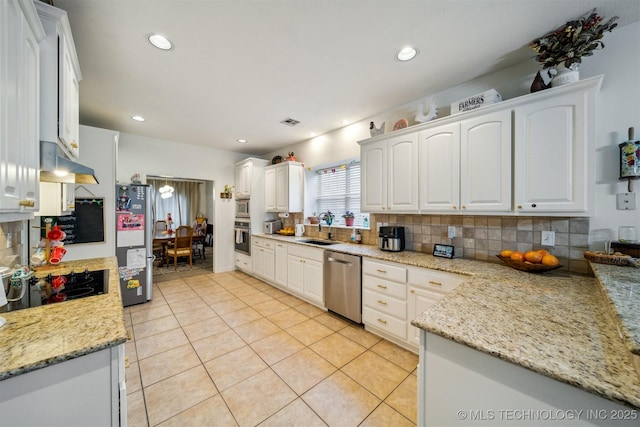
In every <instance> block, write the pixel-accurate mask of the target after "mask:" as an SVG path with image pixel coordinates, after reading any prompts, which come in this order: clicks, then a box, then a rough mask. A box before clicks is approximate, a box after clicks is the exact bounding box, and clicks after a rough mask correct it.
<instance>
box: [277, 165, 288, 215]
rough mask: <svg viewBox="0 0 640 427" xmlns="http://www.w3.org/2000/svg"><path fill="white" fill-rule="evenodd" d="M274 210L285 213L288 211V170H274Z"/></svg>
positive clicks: (281, 168) (283, 168)
mask: <svg viewBox="0 0 640 427" xmlns="http://www.w3.org/2000/svg"><path fill="white" fill-rule="evenodd" d="M276 210H277V211H278V212H287V211H288V210H289V168H288V167H279V168H276Z"/></svg>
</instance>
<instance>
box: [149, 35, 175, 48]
mask: <svg viewBox="0 0 640 427" xmlns="http://www.w3.org/2000/svg"><path fill="white" fill-rule="evenodd" d="M149 43H151V44H152V45H154V46H155V47H157V48H158V49H162V50H171V49H172V48H173V44H171V42H170V41H169V39H168V38H166V37H165V36H161V35H160V34H151V35H150V36H149Z"/></svg>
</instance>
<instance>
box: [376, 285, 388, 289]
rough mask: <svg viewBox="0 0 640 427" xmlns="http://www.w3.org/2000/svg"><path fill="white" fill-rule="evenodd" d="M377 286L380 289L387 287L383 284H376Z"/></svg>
mask: <svg viewBox="0 0 640 427" xmlns="http://www.w3.org/2000/svg"><path fill="white" fill-rule="evenodd" d="M378 287H379V288H380V289H387V287H386V286H385V285H378Z"/></svg>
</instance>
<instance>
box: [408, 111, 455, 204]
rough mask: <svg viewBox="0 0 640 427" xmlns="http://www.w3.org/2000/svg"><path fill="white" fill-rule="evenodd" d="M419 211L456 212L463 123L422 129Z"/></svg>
mask: <svg viewBox="0 0 640 427" xmlns="http://www.w3.org/2000/svg"><path fill="white" fill-rule="evenodd" d="M418 151H419V156H420V163H419V164H420V174H419V179H420V185H419V186H420V210H421V211H424V212H453V211H456V210H458V209H459V208H460V206H459V202H460V125H459V124H458V123H451V124H447V125H443V126H438V127H435V128H432V129H427V130H424V131H422V132H420V143H419V150H418Z"/></svg>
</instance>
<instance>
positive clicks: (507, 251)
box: [500, 249, 513, 258]
mask: <svg viewBox="0 0 640 427" xmlns="http://www.w3.org/2000/svg"><path fill="white" fill-rule="evenodd" d="M512 253H513V251H512V250H511V249H503V250H502V252H500V256H501V257H503V258H509V257H510V256H511V254H512Z"/></svg>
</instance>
